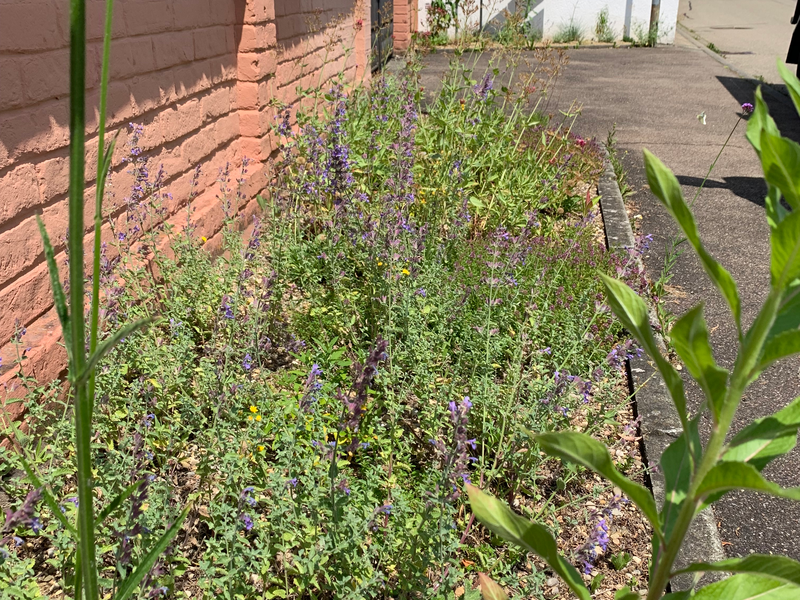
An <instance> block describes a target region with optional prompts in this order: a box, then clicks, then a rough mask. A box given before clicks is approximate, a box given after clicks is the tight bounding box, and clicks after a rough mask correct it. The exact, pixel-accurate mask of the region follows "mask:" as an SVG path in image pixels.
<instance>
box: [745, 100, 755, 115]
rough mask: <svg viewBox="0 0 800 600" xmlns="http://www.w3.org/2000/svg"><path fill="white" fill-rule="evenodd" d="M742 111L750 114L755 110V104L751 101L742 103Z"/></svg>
mask: <svg viewBox="0 0 800 600" xmlns="http://www.w3.org/2000/svg"><path fill="white" fill-rule="evenodd" d="M742 112H743V113H744V114H746V115H749V114H751V113H752V112H753V105H752V104H750V103H749V102H745V103H744V104H742Z"/></svg>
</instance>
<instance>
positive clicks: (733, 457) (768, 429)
mask: <svg viewBox="0 0 800 600" xmlns="http://www.w3.org/2000/svg"><path fill="white" fill-rule="evenodd" d="M798 428H800V398H795V399H794V400H793V401H792V402H791V403H790V404H789V405H788V406H786V407H784V408H783V409H781V410H779V411H778V412H776V413H775V414H774V415H770V416H768V417H764V418H761V419H758V420H756V421H754V422H753V423H751V424H750V425H748V426H747V427H745V428H744V429H742V430H741V431H740V432H739V433H738V434H736V436H735V437H734V438H733V439H732V440H731V441H730V443H729V444H728V449H727V450H726V451H725V454H723V456H722V460H723V461H728V462H743V463H749V464H751V465H753V466H754V467H755V468H756V469H758V470H759V471H761V470H763V469H764V467H766V466H767V465H768V464H769V463H770V462H771V461H772V460H774V459H776V458H778V457H779V456H783V455H784V454H786V453H787V452H789V451H790V450H792V448H794V447H795V445H796V444H797V430H798Z"/></svg>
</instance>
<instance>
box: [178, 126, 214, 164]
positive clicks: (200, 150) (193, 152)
mask: <svg viewBox="0 0 800 600" xmlns="http://www.w3.org/2000/svg"><path fill="white" fill-rule="evenodd" d="M216 147H217V142H216V140H215V138H214V125H213V124H211V125H208V126H207V127H204V128H203V129H201V130H200V131H198V132H197V133H195V134H194V135H191V136H189V137H188V138H187V139H186V141H184V142H183V143H182V144H181V155H182V156H183V158H184V159H185V160H186V162H187V163H188V166H189V167H190V168H191V167H192V166H193V165H196V164H199V163H201V162H203V161H204V160H205V158H206V157H207V156H208V155H209V154H211V153H212V152H213V151H214V150H215V149H216Z"/></svg>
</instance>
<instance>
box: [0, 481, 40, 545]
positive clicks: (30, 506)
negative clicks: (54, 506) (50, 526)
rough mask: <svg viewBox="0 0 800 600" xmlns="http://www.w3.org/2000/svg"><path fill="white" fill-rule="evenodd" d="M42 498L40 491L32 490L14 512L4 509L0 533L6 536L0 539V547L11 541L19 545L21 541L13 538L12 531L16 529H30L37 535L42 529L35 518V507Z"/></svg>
mask: <svg viewBox="0 0 800 600" xmlns="http://www.w3.org/2000/svg"><path fill="white" fill-rule="evenodd" d="M41 498H42V490H41V489H32V490H31V491H30V492H28V495H27V496H26V497H25V500H24V501H23V502H22V505H21V506H20V507H19V508H18V509H17V510H15V511H13V512H12V511H10V510H8V509H6V520H5V523H4V524H3V529H2V530H0V533H2V534H6V535H5V537H3V538H2V539H0V547H2V546H5V545H6V544H8V543H9V542H11V541H13V542H14V543H15V545H19V543H20V542H21V540H20V539H19V538H18V537H16V536H14V535H13V533H14V530H15V529H16V528H17V527H30V529H31V531H33V533H39V531H41V529H42V524H41V521H39V518H38V517H37V516H36V506H37V505H38V504H39V501H40V500H41Z"/></svg>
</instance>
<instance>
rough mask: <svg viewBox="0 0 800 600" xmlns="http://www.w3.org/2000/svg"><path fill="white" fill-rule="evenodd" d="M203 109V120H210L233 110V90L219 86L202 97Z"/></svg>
mask: <svg viewBox="0 0 800 600" xmlns="http://www.w3.org/2000/svg"><path fill="white" fill-rule="evenodd" d="M200 105H201V106H202V110H203V120H204V121H209V120H211V119H215V118H217V117H220V116H222V115H225V114H228V113H229V112H230V111H231V90H230V88H227V87H223V88H217V89H215V90H213V91H212V92H210V93H209V94H207V95H206V96H204V97H203V98H201V99H200Z"/></svg>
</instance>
